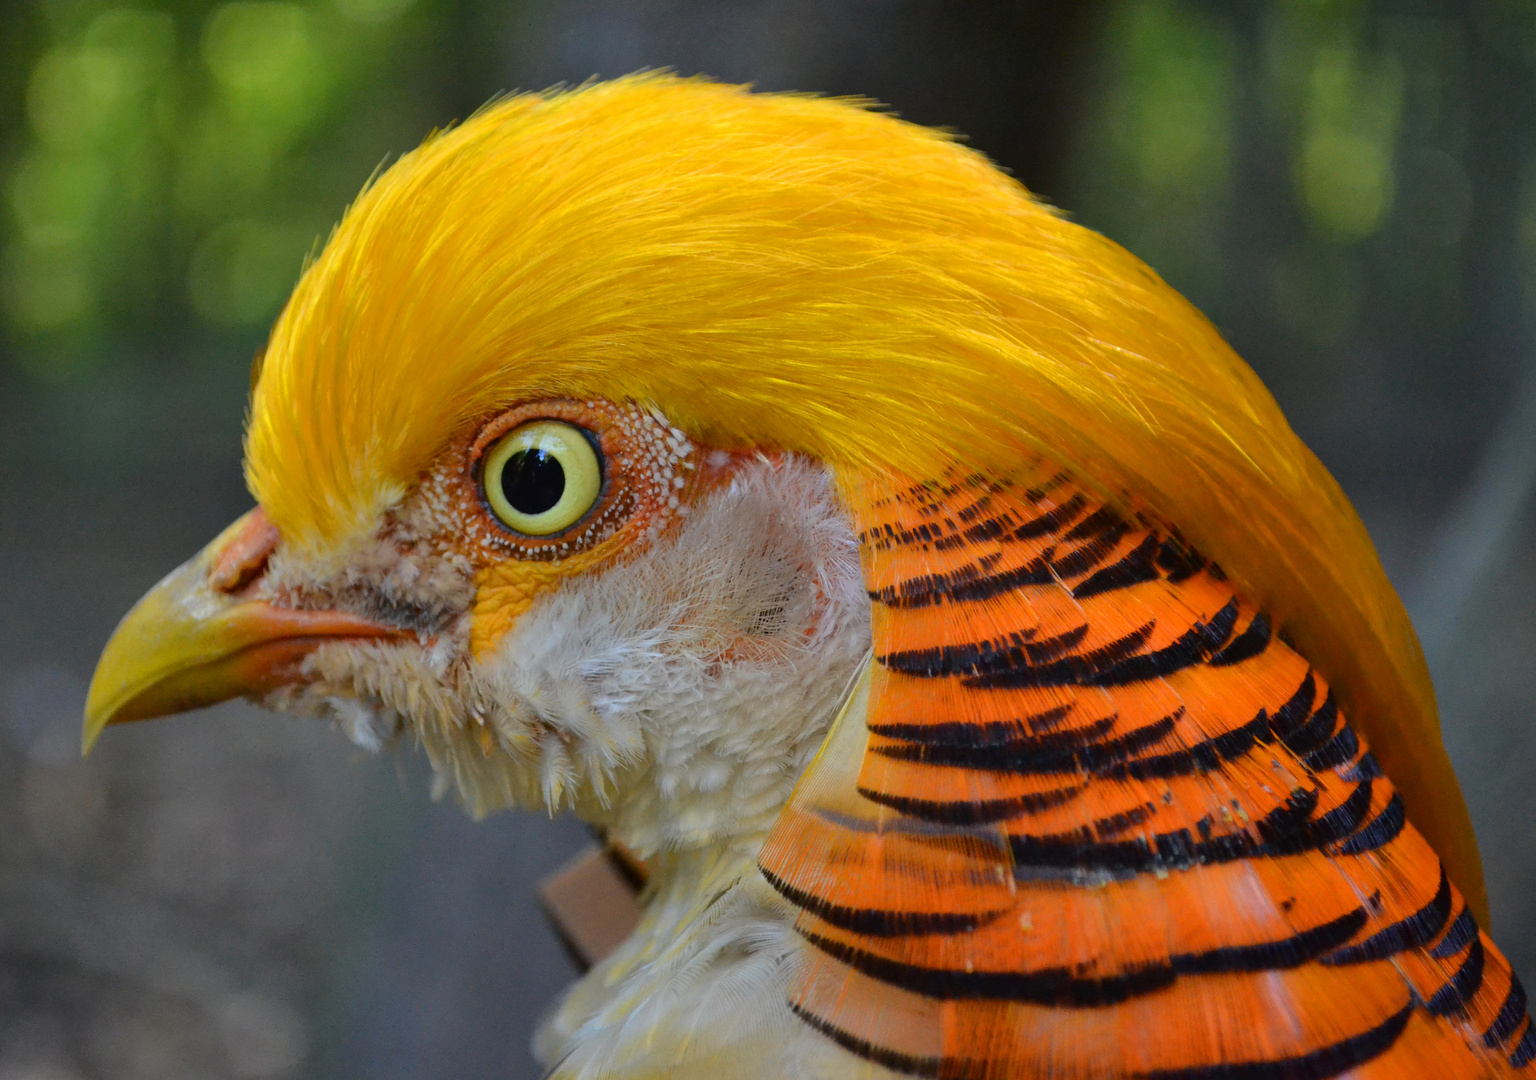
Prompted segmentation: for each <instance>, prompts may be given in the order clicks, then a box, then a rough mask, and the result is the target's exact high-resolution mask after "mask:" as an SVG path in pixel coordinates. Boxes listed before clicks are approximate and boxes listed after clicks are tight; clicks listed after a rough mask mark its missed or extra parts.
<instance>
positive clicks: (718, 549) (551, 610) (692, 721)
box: [478, 459, 869, 855]
mask: <svg viewBox="0 0 1536 1080" xmlns="http://www.w3.org/2000/svg"><path fill="white" fill-rule="evenodd" d="M868 647H869V603H868V600H867V598H866V597H865V595H864V589H863V585H862V582H861V579H860V575H859V562H858V547H857V543H856V540H855V538H854V535H853V533H852V530H851V527H850V524H849V521H848V519H847V517H846V516H845V514H844V512H843V510H842V508H841V505H840V503H839V502H838V499H837V496H836V493H835V491H834V489H833V485H832V481H831V478H830V477H829V476H828V474H827V472H826V470H825V469H823V468H822V467H821V466H819V465H817V464H815V463H813V462H809V461H805V460H799V459H788V460H781V461H778V462H772V461H769V460H766V459H763V460H760V461H757V462H754V463H752V464H750V465H748V466H747V467H745V468H744V469H742V470H741V471H740V472H739V473H738V474H737V475H736V477H735V479H734V480H733V482H732V483H731V484H730V486H729V487H728V488H726V489H724V490H722V491H719V492H717V493H715V494H713V495H712V496H710V497H709V498H707V499H706V500H705V501H704V502H703V503H702V504H701V505H700V506H698V507H697V508H695V510H694V512H693V513H692V514H691V515H690V516H689V518H688V519H687V520H686V522H685V523H684V524H683V526H682V527H681V528H680V529H678V530H677V532H676V533H675V534H674V535H673V537H672V538H671V539H669V540H667V541H664V542H662V543H660V544H658V545H657V546H656V547H653V548H652V549H650V550H649V551H648V552H646V553H645V554H644V555H642V556H641V557H639V558H638V559H635V560H634V561H631V562H629V563H626V564H624V565H621V566H619V567H616V568H614V569H612V570H609V571H608V572H606V573H603V574H600V575H596V576H593V577H590V578H580V579H575V580H573V581H571V582H570V583H568V584H566V585H565V586H563V587H562V588H561V589H560V590H559V591H558V592H556V593H554V594H552V595H550V596H549V597H547V598H545V599H544V600H543V601H541V602H540V603H539V604H537V605H536V606H535V607H534V608H533V609H532V610H531V611H529V612H528V614H526V615H525V616H523V617H522V618H521V619H520V620H519V621H518V624H517V625H516V626H515V627H514V629H513V631H512V632H511V633H510V634H508V636H507V638H506V639H505V641H503V642H502V644H501V645H500V646H499V647H498V649H497V650H496V652H495V654H494V655H493V656H492V657H491V658H490V659H489V660H488V661H487V662H486V663H485V664H484V666H483V669H482V670H481V671H480V672H479V673H478V674H479V677H480V680H482V681H483V684H484V686H485V687H486V689H487V690H488V691H489V696H491V697H492V698H493V699H495V700H497V701H498V702H499V703H501V704H503V706H506V705H512V704H513V703H517V704H521V705H522V706H524V708H517V707H516V706H515V705H514V707H512V708H510V709H505V711H504V712H502V713H501V715H503V716H506V717H508V719H509V720H510V721H511V722H513V723H516V722H517V721H516V720H513V719H512V718H514V717H517V716H518V715H519V714H525V715H526V713H532V714H533V715H534V716H536V717H537V718H538V720H540V721H542V723H543V724H545V725H548V726H549V727H550V728H552V729H554V731H555V732H557V733H558V735H559V736H560V737H559V738H544V739H541V740H539V748H540V758H539V761H538V768H539V770H540V773H541V777H540V779H541V784H542V788H543V796H544V799H545V801H546V803H547V804H548V805H550V806H555V805H559V804H561V803H563V802H565V801H566V800H570V801H571V802H573V803H574V804H575V805H576V807H577V809H578V810H579V811H580V812H581V813H582V814H583V816H585V817H589V818H591V819H593V820H595V821H597V822H598V823H599V824H602V825H603V826H604V827H606V828H607V829H608V830H609V831H610V832H611V834H612V835H614V836H616V837H618V838H620V839H622V840H623V841H624V842H625V843H627V844H629V845H630V846H631V847H632V848H633V849H634V850H635V851H637V852H638V853H640V854H642V855H650V854H652V853H654V852H657V851H661V850H667V849H673V850H675V849H679V848H689V847H697V846H702V845H706V844H711V843H715V842H717V841H719V840H721V839H723V838H725V837H728V836H744V837H747V836H754V835H757V834H760V833H761V831H762V830H763V829H764V828H766V827H767V825H769V824H771V822H772V819H773V817H774V816H775V815H776V814H777V813H778V810H779V808H780V807H781V806H782V805H783V803H784V801H785V799H786V798H787V797H788V794H789V791H790V788H791V787H792V786H793V783H794V780H795V778H796V777H797V776H798V775H799V772H800V770H801V769H802V768H803V767H804V765H805V764H806V762H807V761H808V760H809V758H810V757H811V756H812V755H813V754H814V753H815V751H816V748H817V746H818V745H819V744H820V741H821V738H822V736H823V735H824V734H825V733H826V729H827V726H828V725H829V724H830V722H831V719H832V716H833V714H834V712H835V711H836V709H837V706H838V704H839V702H840V700H841V698H842V696H843V694H844V692H845V691H846V689H847V686H848V684H849V681H850V679H851V678H852V677H853V674H854V672H855V670H856V668H857V667H858V663H859V661H860V660H861V659H862V658H863V656H864V654H865V652H866V651H867V649H868ZM525 710H526V713H525ZM524 730H525V731H526V729H524ZM503 734H504V735H506V736H508V737H509V738H510V737H514V736H515V735H516V734H517V733H516V732H504V733H503ZM524 738H526V735H524Z"/></svg>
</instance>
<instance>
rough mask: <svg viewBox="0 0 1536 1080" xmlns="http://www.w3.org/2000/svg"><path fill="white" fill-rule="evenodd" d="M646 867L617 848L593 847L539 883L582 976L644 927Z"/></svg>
mask: <svg viewBox="0 0 1536 1080" xmlns="http://www.w3.org/2000/svg"><path fill="white" fill-rule="evenodd" d="M645 876H646V872H645V864H644V863H642V862H641V861H640V860H638V859H636V858H635V857H634V856H633V855H632V854H630V853H629V852H628V851H626V850H624V849H623V848H622V847H620V846H618V845H608V846H606V847H603V846H599V845H597V844H593V845H592V846H591V847H589V848H587V849H586V850H585V851H583V852H582V853H581V854H579V855H577V856H576V857H575V858H574V859H572V860H571V861H570V862H568V863H566V864H565V865H564V866H563V867H561V868H560V869H559V870H557V871H555V873H553V874H552V875H550V876H549V877H547V878H545V879H544V880H543V881H541V882H540V883H539V900H540V901H541V903H542V904H543V907H544V914H545V915H546V916H548V918H549V921H550V922H551V923H552V924H553V925H554V928H555V933H557V934H559V935H560V939H561V941H563V942H564V943H565V947H566V948H567V949H569V950H570V952H571V956H572V957H573V958H574V959H575V960H576V962H577V963H578V964H580V965H581V966H582V969H583V970H586V969H587V968H590V967H592V965H594V964H596V963H598V962H599V961H601V960H602V959H603V958H604V957H606V956H607V955H608V954H609V953H611V952H613V950H614V949H617V948H618V947H619V945H620V944H621V943H622V942H623V941H624V939H625V938H627V937H629V935H630V932H631V931H633V930H634V928H635V926H636V924H638V923H639V922H640V903H639V900H638V897H639V893H640V888H641V886H643V885H644V884H645Z"/></svg>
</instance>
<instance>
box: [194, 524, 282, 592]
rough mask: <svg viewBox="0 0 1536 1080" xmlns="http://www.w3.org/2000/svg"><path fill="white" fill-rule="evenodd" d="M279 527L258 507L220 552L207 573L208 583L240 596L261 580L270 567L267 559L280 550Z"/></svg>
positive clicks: (221, 590) (222, 590) (220, 589)
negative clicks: (242, 591) (252, 583)
mask: <svg viewBox="0 0 1536 1080" xmlns="http://www.w3.org/2000/svg"><path fill="white" fill-rule="evenodd" d="M277 541H278V533H277V526H276V525H273V524H272V522H271V521H269V520H268V519H267V513H266V511H265V510H263V509H262V508H261V507H259V506H258V507H257V508H256V509H254V510H252V511H251V512H250V513H249V514H247V515H245V522H244V524H243V525H242V526H241V527H240V531H239V532H237V533H235V536H234V538H233V539H232V540H230V542H229V544H228V546H227V547H225V548H224V550H223V551H221V552H219V555H218V558H217V559H215V560H214V564H213V568H212V569H211V570H209V571H208V584H210V585H212V586H213V587H214V588H215V589H218V590H219V591H220V592H224V593H237V592H239V591H240V590H241V589H244V588H245V587H246V586H247V585H249V584H251V582H253V581H255V580H256V579H257V578H259V577H260V576H261V575H262V573H263V571H265V570H266V568H267V559H268V558H269V557H270V556H271V554H272V552H273V550H275V549H276V547H277Z"/></svg>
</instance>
